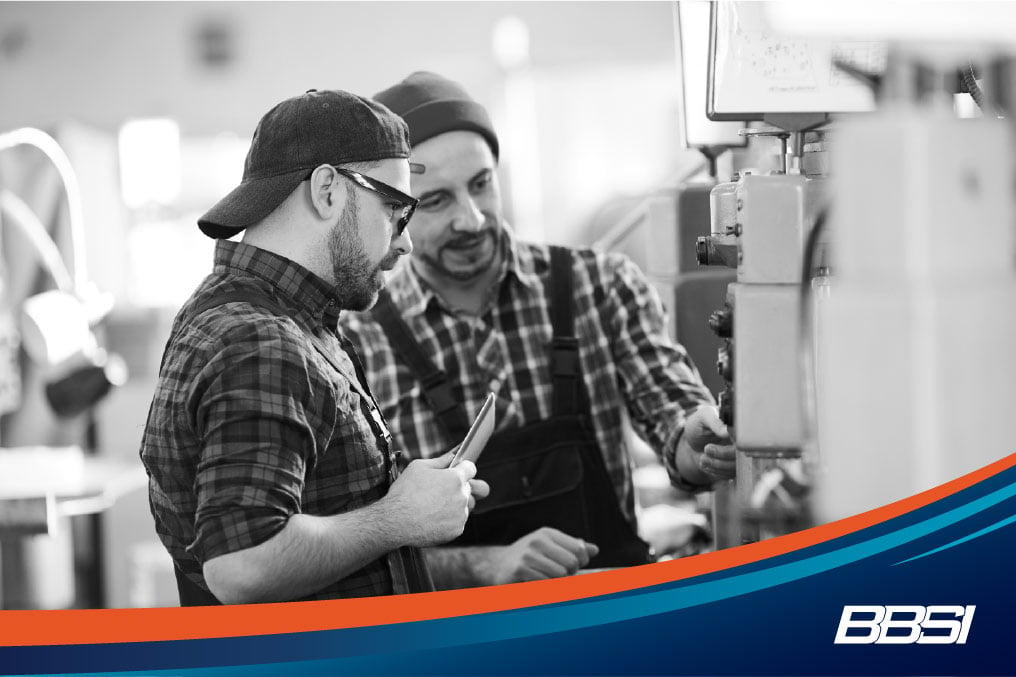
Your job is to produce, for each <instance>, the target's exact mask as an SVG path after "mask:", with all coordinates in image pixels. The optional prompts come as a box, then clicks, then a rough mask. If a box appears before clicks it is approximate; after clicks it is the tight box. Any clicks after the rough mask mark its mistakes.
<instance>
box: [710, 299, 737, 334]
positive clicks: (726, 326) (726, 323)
mask: <svg viewBox="0 0 1016 677" xmlns="http://www.w3.org/2000/svg"><path fill="white" fill-rule="evenodd" d="M709 328H710V329H712V330H713V333H715V334H716V335H717V336H719V337H720V338H731V337H732V336H733V335H734V310H733V309H732V308H731V307H730V306H726V307H724V308H720V309H719V310H717V311H714V312H713V314H712V315H710V316H709Z"/></svg>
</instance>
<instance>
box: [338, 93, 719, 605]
mask: <svg viewBox="0 0 1016 677" xmlns="http://www.w3.org/2000/svg"><path fill="white" fill-rule="evenodd" d="M375 99H376V100H377V101H380V102H381V103H383V104H384V105H385V106H387V107H389V108H390V109H391V110H393V111H394V112H395V113H397V114H398V115H400V116H402V118H403V119H404V120H405V121H406V123H407V124H408V126H409V136H410V142H411V144H412V146H413V155H412V158H411V160H412V163H411V165H410V166H411V171H412V175H411V177H410V178H411V184H412V193H413V195H414V196H415V197H417V198H418V199H419V200H420V202H419V205H418V208H417V211H416V216H415V217H414V218H415V220H414V222H413V240H414V249H413V252H412V256H411V257H410V258H409V260H408V261H407V262H406V263H408V264H409V265H402V266H400V267H399V268H397V269H396V272H395V273H394V275H393V276H392V278H391V279H390V280H389V284H388V287H387V292H386V293H384V294H382V296H381V299H380V300H379V302H378V304H377V305H376V306H375V307H374V308H373V309H372V310H371V311H370V312H369V313H356V314H347V315H346V316H344V317H343V320H342V326H343V328H344V332H345V333H346V334H347V336H349V338H350V340H352V341H353V342H354V344H355V345H356V346H357V348H358V350H360V351H361V353H362V354H363V356H364V359H365V366H366V369H367V373H368V378H369V379H370V380H371V384H372V386H373V388H374V390H375V392H377V393H378V399H379V404H380V406H381V410H382V412H383V413H384V415H385V416H386V418H387V419H388V420H389V421H391V423H392V426H393V431H394V432H395V436H396V439H397V440H398V442H399V446H400V447H401V448H403V449H406V450H409V451H410V453H412V454H419V455H420V456H422V457H424V458H427V457H434V456H439V455H440V454H442V453H444V452H445V450H447V449H448V448H449V447H451V446H453V445H454V444H455V443H456V442H457V441H458V440H459V439H460V438H461V435H462V433H463V432H464V431H465V430H466V428H467V426H468V423H469V421H470V420H472V417H474V416H475V415H476V414H477V412H478V411H479V409H480V406H481V404H482V403H483V401H484V398H485V397H486V396H487V393H488V392H493V393H495V395H496V405H495V412H496V419H497V424H498V428H497V432H496V433H495V435H494V437H493V438H492V439H491V441H490V442H489V443H488V444H487V447H486V449H485V450H484V452H483V454H482V456H480V458H479V460H478V461H477V465H478V468H479V470H478V474H477V477H478V478H482V479H485V480H486V481H487V482H488V484H489V485H490V495H489V496H488V497H487V499H486V500H484V501H483V502H482V503H480V504H479V505H478V506H477V508H476V510H474V511H473V513H472V514H471V516H470V518H469V520H468V521H467V523H466V527H465V531H464V533H463V535H462V536H461V537H460V538H458V539H457V540H456V541H455V542H453V543H452V544H450V545H449V546H448V547H442V548H431V549H429V550H428V551H427V553H426V554H427V558H428V561H429V562H430V563H431V565H432V570H433V571H434V573H435V580H436V582H437V583H438V585H439V586H440V587H467V586H474V585H487V584H498V583H509V582H513V581H521V580H530V579H538V578H551V577H556V576H563V575H567V574H571V573H574V572H575V571H577V570H578V569H580V568H585V567H589V568H598V567H614V566H627V565H633V564H643V563H646V562H649V561H652V559H653V556H652V553H651V552H650V551H649V548H648V546H647V544H646V543H645V542H643V541H642V540H641V539H640V538H639V537H638V535H637V531H636V526H637V525H636V520H635V501H634V495H633V494H634V492H633V487H632V480H631V461H630V459H629V456H628V451H627V449H626V447H625V440H624V435H623V432H622V430H623V428H622V422H623V417H624V412H625V410H627V413H628V414H629V415H630V417H631V420H632V422H633V424H634V425H635V427H636V428H637V430H638V431H639V432H640V434H641V436H642V437H643V438H644V439H646V440H647V441H648V442H649V443H650V444H651V445H652V447H653V448H654V450H655V451H656V452H657V454H658V455H659V456H660V457H661V459H662V461H663V463H664V465H665V466H666V467H667V469H668V471H669V473H670V475H671V478H672V481H673V482H674V483H675V484H676V485H677V486H679V487H683V488H685V489H687V490H689V491H701V490H704V489H707V488H709V487H710V486H711V485H712V483H713V481H714V480H716V479H717V478H725V477H731V476H732V475H733V473H734V456H733V447H732V446H731V445H730V444H729V437H728V436H727V432H726V429H725V427H724V426H723V425H722V424H721V423H720V421H719V418H718V416H717V413H716V408H715V406H714V403H713V400H712V397H711V396H710V394H709V391H708V389H707V388H706V387H705V386H704V385H703V384H702V381H701V379H700V377H699V375H698V372H697V371H696V369H695V367H694V366H693V365H692V363H691V361H690V360H689V359H688V356H687V354H686V353H685V351H684V349H683V348H682V347H681V346H678V345H675V344H674V343H673V342H672V341H671V339H670V338H669V337H668V336H667V333H666V329H665V328H666V321H665V319H664V314H663V308H662V306H661V303H660V301H659V298H658V296H657V294H656V293H655V291H654V290H653V288H652V287H651V286H650V284H649V283H648V282H647V280H646V278H645V277H644V275H643V274H642V273H641V271H639V270H638V269H637V268H636V267H635V266H634V265H633V264H632V262H631V261H630V260H628V259H627V258H626V257H624V256H622V255H619V254H602V253H596V252H593V251H591V250H588V249H564V248H560V247H547V246H544V245H536V244H530V243H525V242H520V241H518V240H517V239H516V238H515V235H514V233H513V231H512V229H511V227H510V226H509V225H508V224H507V223H505V222H504V219H503V216H502V205H501V195H500V189H499V186H498V178H497V174H496V169H497V161H498V155H499V146H498V139H497V134H496V133H495V131H494V128H493V125H492V124H491V121H490V118H489V116H488V114H487V111H486V110H485V109H484V108H483V107H482V106H481V105H480V104H478V103H477V102H476V101H474V100H473V99H472V97H470V96H469V94H468V93H466V91H465V90H464V89H463V88H462V87H461V86H460V85H459V84H457V83H455V82H453V81H451V80H448V79H447V78H444V77H442V76H440V75H436V74H434V73H413V74H412V75H410V76H409V77H407V78H406V79H405V80H403V81H402V82H400V83H398V84H396V85H394V86H392V87H390V88H388V89H386V90H384V91H382V92H380V93H379V94H377V95H376V96H375Z"/></svg>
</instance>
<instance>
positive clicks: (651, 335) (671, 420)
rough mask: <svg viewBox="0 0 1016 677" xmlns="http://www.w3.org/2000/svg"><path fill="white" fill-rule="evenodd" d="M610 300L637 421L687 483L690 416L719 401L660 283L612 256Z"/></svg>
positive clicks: (624, 382)
mask: <svg viewBox="0 0 1016 677" xmlns="http://www.w3.org/2000/svg"><path fill="white" fill-rule="evenodd" d="M607 269H608V271H610V272H609V274H608V279H609V280H610V286H609V292H608V295H607V301H606V303H607V306H608V308H609V309H610V310H609V313H610V317H611V318H612V319H611V327H612V331H611V337H612V345H611V350H612V352H613V355H614V361H615V364H616V365H617V370H618V374H619V378H620V382H621V388H622V391H623V393H624V399H625V401H626V402H627V405H628V412H629V414H630V415H631V419H632V423H633V424H634V425H635V427H636V429H637V430H638V432H639V433H640V434H641V435H642V436H643V437H644V438H645V439H646V441H647V442H649V444H650V445H651V446H652V447H653V448H654V449H656V450H658V451H659V452H660V456H661V458H662V460H663V463H664V465H665V466H666V468H667V470H668V472H669V473H670V476H671V479H672V480H674V481H675V484H678V485H679V486H687V483H685V482H684V481H683V480H682V478H680V476H679V474H678V472H677V468H676V465H675V452H676V449H677V444H678V441H679V440H680V436H681V434H682V432H683V430H684V424H685V420H686V419H687V417H688V415H689V414H690V413H691V412H693V411H694V410H695V409H697V408H699V407H700V406H702V405H705V404H714V400H713V397H712V395H711V393H710V392H709V389H708V388H707V387H706V386H705V385H704V384H703V383H702V378H701V376H700V375H699V372H698V370H697V369H696V367H695V365H694V364H693V363H692V361H691V359H690V358H689V356H688V353H687V351H686V350H685V349H684V347H682V346H681V345H680V344H678V343H676V342H675V341H674V340H673V339H672V338H671V337H670V335H669V332H668V329H667V316H666V312H665V310H664V308H663V304H662V303H661V301H660V297H659V294H658V293H657V292H656V289H654V288H653V286H652V285H651V284H650V283H649V281H648V280H647V279H646V277H645V275H644V274H643V273H642V272H641V271H640V270H639V269H638V268H637V267H636V266H635V264H634V263H632V262H631V260H629V259H628V258H627V257H625V256H623V255H619V254H612V255H609V256H608V257H607Z"/></svg>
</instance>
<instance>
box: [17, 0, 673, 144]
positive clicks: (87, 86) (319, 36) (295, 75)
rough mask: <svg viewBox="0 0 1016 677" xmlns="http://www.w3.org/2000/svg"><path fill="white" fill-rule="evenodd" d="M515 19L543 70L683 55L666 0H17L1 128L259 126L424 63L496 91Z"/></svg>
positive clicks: (195, 130) (243, 130)
mask: <svg viewBox="0 0 1016 677" xmlns="http://www.w3.org/2000/svg"><path fill="white" fill-rule="evenodd" d="M506 15H515V16H518V17H520V18H522V19H523V20H524V21H526V22H527V24H528V25H529V28H530V33H531V39H530V44H531V53H532V59H533V63H534V65H535V66H536V67H543V66H552V65H555V64H562V63H597V62H599V63H605V62H615V63H616V62H634V63H638V62H640V61H647V60H648V61H660V60H662V61H663V62H670V61H672V59H673V34H672V26H671V6H670V4H669V3H663V2H596V3H590V2H451V3H449V2H369V3H368V2H309V3H304V2H286V3H276V2H257V3H248V2H225V3H210V2H181V3H169V2H153V3H148V2H138V3H133V2H127V3H119V2H118V3H93V2H73V3H62V2H60V3H49V2H46V3H10V2H4V3H0V99H2V100H3V102H4V103H3V105H2V106H0V129H6V128H11V127H14V126H20V125H26V124H27V125H36V126H46V125H50V124H53V123H56V122H63V121H65V120H66V119H67V118H74V119H76V120H78V121H79V122H83V123H86V124H89V125H94V126H99V127H104V128H107V129H110V130H113V129H115V128H116V127H118V126H119V124H120V122H121V121H122V120H123V119H124V118H125V117H130V116H152V115H169V116H172V117H175V118H176V119H177V120H179V121H180V123H181V127H182V130H183V133H184V134H206V133H216V132H219V131H223V130H232V131H234V132H236V133H239V134H246V135H249V134H250V132H251V131H252V130H253V127H254V124H255V123H256V122H257V119H258V118H259V117H260V115H261V113H263V112H264V111H266V110H268V108H269V107H270V106H271V105H272V104H274V103H276V102H277V101H280V100H282V99H284V98H286V97H288V96H292V95H294V94H296V93H299V92H302V91H304V90H306V89H309V88H312V87H315V88H319V89H324V88H341V89H347V90H350V91H353V92H357V93H360V94H365V95H369V94H372V93H374V92H376V91H377V90H379V89H381V88H383V87H386V86H388V85H389V84H392V83H393V82H395V81H397V80H398V79H401V78H402V77H403V76H405V75H406V74H408V73H409V72H411V71H413V70H419V69H430V70H437V71H440V72H443V73H445V74H447V75H448V76H450V77H454V78H456V79H459V80H461V81H462V82H463V83H464V84H465V85H466V86H467V87H469V88H471V89H474V90H479V91H477V96H484V93H483V91H482V90H483V88H484V85H485V84H488V83H489V82H490V80H491V77H492V76H493V75H494V74H495V72H496V64H495V62H494V59H493V56H492V55H491V50H490V37H491V32H492V30H493V26H494V24H495V22H496V21H497V20H498V19H499V18H501V17H503V16H506ZM208 23H217V24H222V25H225V26H227V27H228V28H229V29H230V30H231V32H232V33H231V34H232V38H233V40H232V44H233V47H234V49H233V53H234V56H235V58H234V60H233V61H232V62H231V63H230V64H228V65H226V66H224V67H221V68H211V67H208V66H206V65H204V64H203V63H202V62H201V59H200V58H199V52H200V50H199V47H198V39H197V34H198V33H199V31H200V30H201V28H202V26H204V25H206V24H208Z"/></svg>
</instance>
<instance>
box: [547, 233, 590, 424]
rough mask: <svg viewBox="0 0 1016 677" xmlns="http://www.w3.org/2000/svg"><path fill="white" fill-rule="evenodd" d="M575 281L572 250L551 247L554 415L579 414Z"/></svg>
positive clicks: (579, 378) (551, 359)
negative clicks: (573, 296)
mask: <svg viewBox="0 0 1016 677" xmlns="http://www.w3.org/2000/svg"><path fill="white" fill-rule="evenodd" d="M573 287H574V285H573V283H572V259H571V252H569V251H568V250H567V249H565V248H564V247H556V246H552V247H551V248H550V294H549V296H550V308H549V312H550V322H551V325H552V327H553V330H554V337H553V338H552V339H551V353H550V374H551V377H552V379H553V384H554V409H553V411H554V415H555V416H561V415H569V414H578V413H580V411H579V405H580V397H581V391H580V387H581V385H582V384H581V367H580V365H579V342H578V340H577V339H576V338H575V316H574V315H573V313H572V308H574V305H575V299H574V298H572V295H573V293H574V292H573Z"/></svg>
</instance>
